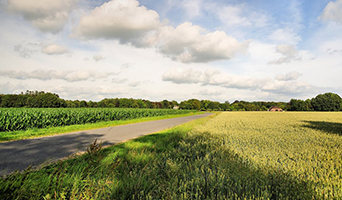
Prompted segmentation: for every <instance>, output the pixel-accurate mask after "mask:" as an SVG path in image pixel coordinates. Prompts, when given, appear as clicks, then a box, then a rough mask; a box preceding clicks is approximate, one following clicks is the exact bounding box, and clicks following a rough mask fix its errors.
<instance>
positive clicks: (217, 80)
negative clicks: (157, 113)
mask: <svg viewBox="0 0 342 200" xmlns="http://www.w3.org/2000/svg"><path fill="white" fill-rule="evenodd" d="M296 76H297V77H296ZM298 76H300V74H299V73H296V72H293V73H289V74H287V75H285V76H284V77H278V79H276V80H274V79H266V78H253V77H247V76H238V75H231V74H223V73H221V72H219V71H204V72H203V71H199V70H194V69H185V70H184V69H173V70H171V71H169V72H166V73H165V74H164V75H163V81H169V82H172V83H175V84H201V85H207V86H219V87H222V88H231V89H240V90H241V89H243V90H250V91H255V90H256V91H261V92H271V93H277V94H278V93H279V94H287V95H289V94H290V95H291V94H301V93H306V92H308V91H311V92H312V91H313V90H317V87H315V86H312V85H310V84H307V83H302V82H297V81H291V82H288V80H290V79H292V80H295V78H298ZM280 79H282V80H280ZM285 79H287V80H285Z"/></svg>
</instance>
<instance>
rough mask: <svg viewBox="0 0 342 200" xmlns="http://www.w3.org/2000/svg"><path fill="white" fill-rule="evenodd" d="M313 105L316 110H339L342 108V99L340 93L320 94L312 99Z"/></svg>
mask: <svg viewBox="0 0 342 200" xmlns="http://www.w3.org/2000/svg"><path fill="white" fill-rule="evenodd" d="M311 104H312V107H313V108H314V110H316V111H339V110H341V104H342V99H341V97H340V96H339V95H338V94H334V93H331V92H330V93H325V94H319V95H317V96H316V97H315V98H313V99H312V100H311Z"/></svg>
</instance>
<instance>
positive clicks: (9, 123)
mask: <svg viewBox="0 0 342 200" xmlns="http://www.w3.org/2000/svg"><path fill="white" fill-rule="evenodd" d="M189 112H190V111H187V110H171V109H133V108H1V109H0V132H3V131H17V130H27V129H32V128H46V127H56V126H68V125H74V124H85V123H96V122H100V121H112V120H127V119H135V118H142V117H153V116H162V115H173V114H185V113H189Z"/></svg>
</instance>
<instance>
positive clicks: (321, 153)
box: [193, 112, 342, 199]
mask: <svg viewBox="0 0 342 200" xmlns="http://www.w3.org/2000/svg"><path fill="white" fill-rule="evenodd" d="M193 133H196V134H198V133H203V134H207V137H208V138H207V140H208V141H210V140H216V141H217V140H222V144H224V145H222V146H223V148H226V149H227V150H228V151H229V152H233V153H234V154H236V156H238V157H240V158H241V159H242V160H243V162H244V163H247V165H248V166H249V167H252V168H255V169H258V170H260V169H261V170H262V171H264V172H267V173H285V174H288V175H290V176H291V177H292V178H293V179H296V180H299V181H304V182H306V183H309V184H308V185H309V187H311V188H309V189H310V190H312V191H313V192H314V193H315V196H316V195H317V196H316V197H320V198H327V199H340V198H342V113H336V112H334V113H317V112H303V113H300V112H281V113H273V112H272V113H271V112H225V113H221V114H219V115H218V116H217V117H215V118H213V119H212V120H211V121H209V122H208V123H206V124H205V125H204V126H200V127H198V128H197V129H196V130H194V132H193ZM222 146H221V148H222Z"/></svg>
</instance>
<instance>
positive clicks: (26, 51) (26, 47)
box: [14, 43, 38, 58]
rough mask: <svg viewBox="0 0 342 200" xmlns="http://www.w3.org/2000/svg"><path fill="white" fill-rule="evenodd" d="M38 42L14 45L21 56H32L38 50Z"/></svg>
mask: <svg viewBox="0 0 342 200" xmlns="http://www.w3.org/2000/svg"><path fill="white" fill-rule="evenodd" d="M37 46H38V45H37V44H35V43H23V44H17V45H15V46H14V51H16V52H18V53H19V56H20V57H23V58H30V57H31V55H32V54H33V53H35V52H37V51H38V49H37Z"/></svg>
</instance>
